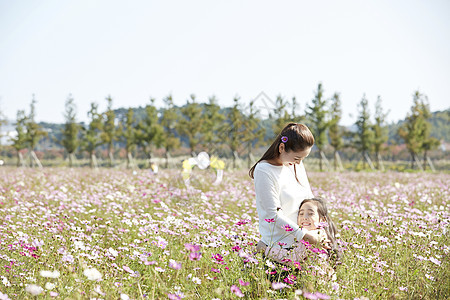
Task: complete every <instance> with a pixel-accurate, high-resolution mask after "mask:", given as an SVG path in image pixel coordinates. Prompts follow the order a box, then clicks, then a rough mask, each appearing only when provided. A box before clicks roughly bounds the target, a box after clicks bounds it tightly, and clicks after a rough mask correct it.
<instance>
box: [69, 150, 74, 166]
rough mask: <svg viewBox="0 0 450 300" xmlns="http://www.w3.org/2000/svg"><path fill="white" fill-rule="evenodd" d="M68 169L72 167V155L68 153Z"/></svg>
mask: <svg viewBox="0 0 450 300" xmlns="http://www.w3.org/2000/svg"><path fill="white" fill-rule="evenodd" d="M69 167H70V168H72V167H73V153H69Z"/></svg>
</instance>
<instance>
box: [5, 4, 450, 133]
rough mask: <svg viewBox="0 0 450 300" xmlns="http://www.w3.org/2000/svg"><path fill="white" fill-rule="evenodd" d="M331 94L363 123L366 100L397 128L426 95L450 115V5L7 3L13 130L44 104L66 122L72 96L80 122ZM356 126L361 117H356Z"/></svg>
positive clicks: (44, 116)
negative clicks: (212, 103)
mask: <svg viewBox="0 0 450 300" xmlns="http://www.w3.org/2000/svg"><path fill="white" fill-rule="evenodd" d="M319 82H322V84H323V87H324V89H325V97H331V96H332V94H333V93H334V92H338V93H340V95H341V99H342V102H343V121H342V124H344V125H350V124H352V123H354V122H355V119H356V115H357V104H358V103H359V101H360V100H361V98H362V96H363V94H364V93H365V94H366V97H367V98H368V100H369V104H370V106H371V110H372V112H373V111H374V105H375V101H376V98H377V96H378V95H380V96H381V98H382V100H383V104H384V107H385V109H386V110H390V113H389V117H388V121H397V120H399V119H403V118H404V117H405V116H406V114H407V112H408V111H409V109H410V107H411V104H412V94H413V92H414V91H415V90H417V89H419V90H420V91H421V92H422V93H424V94H426V95H427V96H428V99H429V102H430V106H431V110H432V111H436V110H444V109H447V108H449V107H450V95H449V94H450V93H449V92H450V91H449V89H450V1H448V0H431V1H426V0H396V1H392V0H374V1H360V0H354V1H347V0H339V1H336V0H327V1H320V0H318V1H310V0H309V1H303V0H292V1H291V0H283V1H262V0H251V1H250V0H226V1H225V0H203V1H200V0H189V1H186V0H177V1H173V0H164V1H150V0H148V1H137V0H136V1H113V0H104V1H102V0H98V1H92V0H73V1H69V0H67V1H59V0H54V1H50V0H19V1H10V0H0V110H1V111H3V113H4V114H5V115H6V116H7V118H9V119H12V120H14V119H15V117H16V112H17V110H19V109H25V110H27V111H28V110H29V104H30V102H31V97H32V94H33V93H34V94H35V96H36V100H37V101H38V102H37V106H36V110H37V111H36V115H37V120H38V121H47V122H63V121H64V117H63V112H64V103H65V100H66V99H67V97H68V95H69V94H70V93H71V94H72V95H73V97H74V99H75V103H76V104H77V111H78V119H79V120H80V121H85V120H86V119H87V116H86V114H87V111H88V110H89V107H90V103H91V102H97V103H98V104H99V108H100V110H101V111H103V110H104V109H105V108H106V101H105V100H104V99H105V97H106V96H107V95H109V94H110V95H111V96H112V98H113V100H114V104H113V105H114V108H119V107H136V106H145V105H146V104H147V103H149V98H150V97H153V98H155V99H156V105H157V106H158V107H160V106H162V98H163V97H165V96H167V95H168V94H169V93H171V94H172V95H173V97H174V101H175V104H177V105H182V104H184V103H185V102H186V100H187V99H188V97H189V95H190V94H192V93H193V94H195V95H196V96H197V100H198V102H207V100H208V97H210V96H212V95H215V96H216V97H217V99H218V100H219V104H220V105H221V106H230V105H231V104H232V102H233V101H232V99H233V97H234V96H235V95H239V96H240V97H241V100H242V102H243V103H246V104H247V103H249V101H250V100H251V99H253V98H255V97H256V96H257V95H258V94H259V93H260V92H261V91H264V92H265V93H266V94H267V95H268V96H269V97H271V98H273V99H275V98H276V96H277V95H278V94H281V95H282V96H284V97H286V98H287V99H290V98H292V97H293V96H295V97H296V98H297V100H298V102H299V104H300V107H301V109H304V108H305V106H306V103H310V101H311V99H312V98H313V96H314V90H315V89H316V88H317V84H318V83H319ZM350 115H352V116H350Z"/></svg>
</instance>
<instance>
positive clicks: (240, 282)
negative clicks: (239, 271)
mask: <svg viewBox="0 0 450 300" xmlns="http://www.w3.org/2000/svg"><path fill="white" fill-rule="evenodd" d="M239 284H240V285H242V286H247V285H249V284H250V282H245V281H244V280H242V279H240V278H239Z"/></svg>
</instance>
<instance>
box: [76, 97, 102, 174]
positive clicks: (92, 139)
mask: <svg viewBox="0 0 450 300" xmlns="http://www.w3.org/2000/svg"><path fill="white" fill-rule="evenodd" d="M87 115H88V118H89V125H88V126H87V128H86V129H84V136H83V140H82V143H81V145H82V148H83V150H85V151H87V152H88V153H89V165H90V167H91V168H93V167H94V166H96V157H95V150H96V149H97V147H98V146H100V145H101V144H102V139H101V133H102V127H103V123H102V122H103V116H102V114H101V113H99V112H98V105H97V104H96V103H93V102H92V103H91V109H90V110H89V112H88V113H87Z"/></svg>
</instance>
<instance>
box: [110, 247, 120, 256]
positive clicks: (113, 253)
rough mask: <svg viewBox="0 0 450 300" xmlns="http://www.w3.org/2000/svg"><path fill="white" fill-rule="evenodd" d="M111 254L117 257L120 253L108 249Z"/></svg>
mask: <svg viewBox="0 0 450 300" xmlns="http://www.w3.org/2000/svg"><path fill="white" fill-rule="evenodd" d="M108 252H109V254H111V255H112V256H114V257H117V255H119V252H117V251H116V250H114V249H113V248H111V247H110V248H109V249H108Z"/></svg>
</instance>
